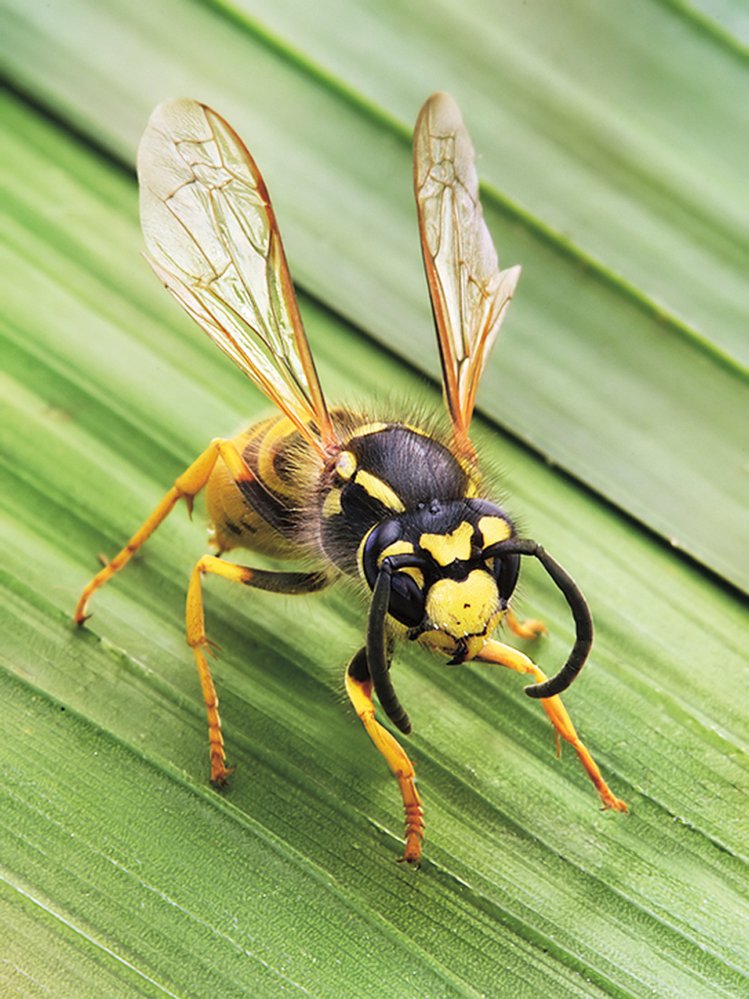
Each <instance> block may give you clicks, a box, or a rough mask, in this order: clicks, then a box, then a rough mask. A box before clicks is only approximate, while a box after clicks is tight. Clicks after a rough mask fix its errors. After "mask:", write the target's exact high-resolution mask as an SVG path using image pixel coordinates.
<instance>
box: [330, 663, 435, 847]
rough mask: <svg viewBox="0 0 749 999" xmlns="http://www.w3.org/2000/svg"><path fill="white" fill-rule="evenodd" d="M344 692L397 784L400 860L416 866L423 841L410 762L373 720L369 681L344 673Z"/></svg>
mask: <svg viewBox="0 0 749 999" xmlns="http://www.w3.org/2000/svg"><path fill="white" fill-rule="evenodd" d="M346 693H347V694H348V696H349V699H350V700H351V703H352V704H353V706H354V710H355V711H356V713H357V715H358V716H359V718H361V721H362V724H363V725H364V728H365V729H366V730H367V734H368V735H369V737H370V739H371V740H372V742H373V743H374V744H375V746H376V747H377V749H379V751H380V752H381V753H382V755H383V756H384V757H385V762H386V763H387V765H388V767H389V768H390V772H391V773H392V774H393V776H394V777H395V779H396V780H397V781H398V786H399V787H400V792H401V797H402V798H403V808H404V810H405V813H406V837H405V838H406V846H405V849H404V851H403V858H402V859H403V860H405V861H407V862H408V863H409V864H418V862H419V860H420V859H421V843H422V840H423V839H424V816H423V811H422V807H421V798H420V797H419V792H418V791H417V790H416V783H415V778H416V774H415V772H414V767H413V763H411V761H410V759H409V758H408V756H407V755H406V753H405V751H404V749H403V747H402V746H401V745H400V743H399V742H398V741H397V740H396V739H395V737H394V736H392V735H391V734H390V732H388V730H387V729H386V728H385V727H384V726H382V725H380V723H379V722H378V721H377V719H376V718H375V706H374V703H373V701H372V682H371V680H357V679H356V678H355V677H353V676H351V673H350V672H347V673H346Z"/></svg>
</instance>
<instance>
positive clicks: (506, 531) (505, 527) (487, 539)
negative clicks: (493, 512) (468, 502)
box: [479, 517, 512, 548]
mask: <svg viewBox="0 0 749 999" xmlns="http://www.w3.org/2000/svg"><path fill="white" fill-rule="evenodd" d="M479 531H481V537H482V539H483V542H484V548H488V547H489V545H496V544H497V542H498V541H506V540H507V539H508V538H509V536H510V534H511V533H512V528H511V527H510V525H509V524H508V523H507V521H506V520H503V519H502V517H482V518H481V520H479Z"/></svg>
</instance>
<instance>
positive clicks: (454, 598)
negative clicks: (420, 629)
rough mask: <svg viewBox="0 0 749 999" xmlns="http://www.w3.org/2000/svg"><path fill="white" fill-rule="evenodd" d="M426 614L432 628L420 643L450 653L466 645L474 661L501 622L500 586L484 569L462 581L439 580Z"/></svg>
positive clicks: (475, 570) (470, 574)
mask: <svg viewBox="0 0 749 999" xmlns="http://www.w3.org/2000/svg"><path fill="white" fill-rule="evenodd" d="M426 613H427V617H428V618H429V621H430V622H431V624H432V628H431V630H427V631H425V632H424V633H423V634H422V635H421V636H420V641H422V642H423V644H425V645H428V646H430V647H431V648H436V649H439V650H440V651H442V652H448V653H450V652H455V651H457V648H458V644H459V643H460V642H463V643H465V646H466V649H467V653H466V659H472V658H473V657H474V656H476V655H477V654H478V652H479V651H480V650H481V648H482V646H483V645H484V643H485V642H486V640H487V638H488V636H489V635H490V634H491V632H492V631H493V630H494V628H495V627H496V626H497V623H498V621H499V618H500V614H501V612H500V610H499V591H498V590H497V584H496V582H495V580H494V578H493V577H492V576H490V575H489V573H488V572H486V571H485V570H483V569H474V570H473V572H470V573H469V574H468V576H467V577H466V578H465V579H462V580H456V579H438V580H437V582H436V583H433V584H432V586H431V587H430V588H429V592H428V593H427V599H426Z"/></svg>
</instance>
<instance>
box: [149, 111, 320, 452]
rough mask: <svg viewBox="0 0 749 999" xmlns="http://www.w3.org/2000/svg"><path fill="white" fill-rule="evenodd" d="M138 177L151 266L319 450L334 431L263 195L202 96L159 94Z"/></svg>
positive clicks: (238, 146)
mask: <svg viewBox="0 0 749 999" xmlns="http://www.w3.org/2000/svg"><path fill="white" fill-rule="evenodd" d="M138 179H139V182H140V217H141V226H142V229H143V235H144V236H145V240H146V247H147V259H148V261H149V263H150V264H151V266H152V267H153V269H154V271H155V272H156V274H157V275H158V276H159V278H160V279H161V280H162V281H163V283H164V284H165V285H166V287H167V288H168V289H169V291H171V293H172V294H173V295H174V297H175V298H176V299H177V301H178V302H179V303H180V304H181V305H182V307H183V308H184V309H185V311H186V312H187V313H188V314H189V315H190V316H192V318H193V319H194V320H195V321H196V322H197V323H198V325H199V326H201V327H202V329H203V330H205V332H206V333H207V334H208V336H209V337H210V338H211V339H212V340H213V341H214V343H216V344H217V345H218V346H219V347H220V348H221V349H222V350H223V351H224V352H225V353H226V354H228V356H229V357H230V358H231V359H232V361H234V363H235V364H237V365H238V366H239V367H240V368H241V369H242V371H244V372H245V374H246V375H248V376H249V377H250V378H251V379H252V380H253V381H254V382H255V383H256V385H258V386H259V387H260V388H261V389H262V391H263V392H265V394H266V395H267V396H268V397H269V398H270V399H271V400H272V401H273V402H274V403H275V404H276V405H277V406H278V407H279V408H280V409H281V410H282V411H283V412H284V413H286V415H287V416H288V417H289V418H290V419H291V420H293V422H294V423H295V424H296V426H297V427H298V429H299V431H300V433H301V434H302V435H303V436H304V437H305V438H306V439H307V440H308V441H310V443H312V444H313V445H314V446H315V447H316V448H317V449H318V450H320V451H322V450H323V449H324V447H325V446H326V445H328V444H330V443H332V442H333V440H334V434H333V430H332V427H331V424H330V417H329V416H328V411H327V408H326V406H325V400H324V398H323V394H322V391H321V389H320V383H319V381H318V378H317V372H316V371H315V365H314V362H313V360H312V355H311V354H310V350H309V344H308V343H307V337H306V335H305V333H304V327H303V326H302V320H301V316H300V315H299V308H298V305H297V301H296V296H295V294H294V288H293V286H292V283H291V278H290V276H289V270H288V266H287V264H286V257H285V255H284V251H283V246H282V245H281V237H280V235H279V232H278V226H277V224H276V218H275V215H274V213H273V208H272V206H271V203H270V198H269V197H268V192H267V190H266V187H265V184H264V182H263V178H262V177H261V176H260V172H259V171H258V168H257V166H256V165H255V162H254V160H253V159H252V157H251V156H250V154H249V152H248V151H247V149H246V148H245V146H244V144H243V143H242V140H241V139H240V138H239V136H238V135H237V134H236V133H235V132H234V130H233V129H232V128H231V127H230V126H229V125H228V124H227V123H226V122H225V121H224V120H223V118H221V117H220V116H219V115H218V114H216V112H215V111H212V110H211V109H210V108H209V107H206V106H205V105H204V104H199V103H198V102H197V101H192V100H187V99H181V100H173V101H166V102H165V103H164V104H160V105H159V107H157V108H156V110H155V111H154V113H153V114H152V115H151V119H150V121H149V123H148V126H147V128H146V131H145V133H144V135H143V138H142V139H141V143H140V146H139V149H138ZM310 424H311V425H312V427H313V428H314V429H311V428H310Z"/></svg>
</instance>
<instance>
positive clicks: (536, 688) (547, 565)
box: [483, 538, 593, 698]
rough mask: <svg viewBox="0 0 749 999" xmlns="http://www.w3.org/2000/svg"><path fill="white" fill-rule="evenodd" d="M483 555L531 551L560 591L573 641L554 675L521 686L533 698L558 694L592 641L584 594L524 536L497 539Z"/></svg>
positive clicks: (573, 673)
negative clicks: (570, 620)
mask: <svg viewBox="0 0 749 999" xmlns="http://www.w3.org/2000/svg"><path fill="white" fill-rule="evenodd" d="M483 555H484V558H501V557H502V556H503V555H532V556H533V558H537V559H538V560H539V562H540V563H541V565H542V566H543V567H544V569H546V571H547V572H548V574H549V575H550V576H551V578H552V580H553V581H554V583H555V584H556V586H557V587H558V589H560V590H561V591H562V593H563V594H564V598H565V600H566V601H567V603H568V604H569V607H570V610H571V611H572V617H573V618H574V621H575V629H576V637H575V644H574V645H573V646H572V651H571V652H570V654H569V656H568V657H567V662H566V663H565V664H564V666H562V668H561V669H560V670H559V672H558V673H557V674H556V676H552V677H551V678H550V679H548V680H545V681H544V682H543V683H534V684H531V685H530V686H529V687H525V688H524V689H525V693H526V694H527V695H528V697H533V698H542V697H554V695H555V694H561V693H562V691H564V690H566V689H567V688H568V687H569V685H570V684H571V683H572V681H573V680H574V679H575V678H576V677H577V675H578V673H579V672H580V670H581V669H582V668H583V666H584V665H585V660H586V659H587V658H588V655H589V653H590V650H591V647H592V645H593V619H592V617H591V616H590V609H589V607H588V604H587V601H586V600H585V597H584V596H583V595H582V593H581V592H580V589H579V587H578V585H577V583H576V582H575V581H574V579H573V578H572V576H570V575H569V573H567V572H565V570H564V569H563V568H562V567H561V565H560V564H559V563H558V562H557V561H556V560H555V559H553V558H552V557H551V555H549V554H548V553H547V552H546V551H545V550H544V549H543V548H542V547H541V545H539V544H537V543H536V542H535V541H531V540H530V539H527V538H511V539H509V540H508V541H499V542H497V544H496V545H490V546H489V547H488V548H485V549H484V552H483Z"/></svg>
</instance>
